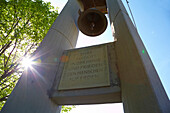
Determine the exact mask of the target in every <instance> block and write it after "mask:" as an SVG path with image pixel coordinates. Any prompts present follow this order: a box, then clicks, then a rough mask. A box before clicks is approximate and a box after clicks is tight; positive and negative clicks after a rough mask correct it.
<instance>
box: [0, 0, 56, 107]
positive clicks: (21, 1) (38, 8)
mask: <svg viewBox="0 0 170 113" xmlns="http://www.w3.org/2000/svg"><path fill="white" fill-rule="evenodd" d="M57 16H58V12H57V9H55V8H54V7H53V6H51V4H50V3H49V2H48V3H45V2H43V1H42V0H0V109H1V108H2V107H3V105H4V103H5V101H6V100H7V99H8V96H9V95H10V93H11V91H12V90H13V88H14V86H15V84H16V82H17V81H18V79H19V77H20V75H21V74H22V66H21V61H22V59H23V58H24V57H25V56H28V55H29V54H31V53H32V52H33V51H34V50H35V49H36V47H37V46H38V45H39V43H40V42H41V41H42V39H43V38H44V36H45V35H46V33H47V31H48V30H49V28H50V27H51V25H52V23H53V22H54V20H55V19H56V17H57Z"/></svg>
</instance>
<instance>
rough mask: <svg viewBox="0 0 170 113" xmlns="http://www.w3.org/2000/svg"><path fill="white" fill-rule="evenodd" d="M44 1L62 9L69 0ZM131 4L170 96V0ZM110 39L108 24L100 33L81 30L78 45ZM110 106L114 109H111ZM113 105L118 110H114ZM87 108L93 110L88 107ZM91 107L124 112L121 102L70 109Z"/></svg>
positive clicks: (133, 1)
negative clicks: (88, 34) (91, 35)
mask: <svg viewBox="0 0 170 113" xmlns="http://www.w3.org/2000/svg"><path fill="white" fill-rule="evenodd" d="M45 1H50V2H52V5H54V6H58V7H60V8H59V11H61V9H62V7H63V6H64V5H65V3H66V2H67V0H45ZM122 1H123V3H124V5H125V7H127V4H126V0H122ZM129 5H130V7H131V10H132V12H133V16H134V18H135V22H136V25H137V29H138V32H139V34H140V36H141V39H142V41H143V43H144V45H145V47H146V49H147V51H148V53H149V55H150V57H151V59H152V62H153V64H154V66H155V68H156V70H157V72H158V74H159V77H160V79H161V81H162V83H163V86H164V88H165V90H166V92H167V94H168V96H169V98H170V35H169V33H170V0H129ZM127 10H128V9H127ZM111 41H113V37H112V33H111V30H110V26H108V29H107V30H106V32H105V33H104V34H102V35H100V36H98V37H87V36H85V35H83V34H81V33H80V34H79V39H78V43H77V47H84V46H90V45H96V44H101V43H106V42H111ZM85 42H86V43H85ZM109 106H110V108H112V109H109ZM114 107H115V108H116V110H118V111H113V108H114ZM87 108H88V109H90V110H89V111H87ZM92 108H94V110H96V109H98V111H97V112H98V113H99V112H101V113H103V111H102V109H101V108H103V109H105V111H104V112H105V113H112V112H115V113H123V110H122V105H121V104H114V105H113V104H112V105H102V106H100V107H99V106H97V108H95V107H94V106H79V107H76V108H75V110H73V111H71V112H70V113H77V112H80V111H81V113H84V112H83V111H84V110H85V109H86V110H85V112H86V113H87V112H89V113H94V112H95V111H93V110H92ZM83 109H84V110H83ZM100 109H101V110H100ZM106 110H107V111H106ZM114 110H115V109H114ZM90 111H92V112H90Z"/></svg>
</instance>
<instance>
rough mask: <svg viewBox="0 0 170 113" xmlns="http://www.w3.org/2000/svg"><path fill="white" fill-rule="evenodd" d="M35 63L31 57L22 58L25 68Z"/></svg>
mask: <svg viewBox="0 0 170 113" xmlns="http://www.w3.org/2000/svg"><path fill="white" fill-rule="evenodd" d="M32 64H33V61H32V59H31V58H28V57H25V58H23V60H22V66H23V67H25V68H28V67H31V65H32Z"/></svg>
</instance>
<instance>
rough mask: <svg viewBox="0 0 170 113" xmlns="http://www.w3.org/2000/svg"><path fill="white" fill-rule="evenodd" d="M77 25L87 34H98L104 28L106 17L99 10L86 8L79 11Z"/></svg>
mask: <svg viewBox="0 0 170 113" xmlns="http://www.w3.org/2000/svg"><path fill="white" fill-rule="evenodd" d="M78 27H79V29H80V31H81V32H82V33H84V34H85V35H87V36H98V35H100V34H102V33H103V32H104V31H105V30H106V27H107V19H106V17H105V15H104V14H103V13H101V12H100V11H99V10H97V9H87V10H85V11H84V12H81V13H80V16H79V18H78Z"/></svg>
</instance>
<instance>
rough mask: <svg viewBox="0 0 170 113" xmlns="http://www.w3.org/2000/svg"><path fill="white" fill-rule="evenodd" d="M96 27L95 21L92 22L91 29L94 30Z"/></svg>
mask: <svg viewBox="0 0 170 113" xmlns="http://www.w3.org/2000/svg"><path fill="white" fill-rule="evenodd" d="M94 27H95V24H94V22H92V23H91V25H90V28H91V30H94Z"/></svg>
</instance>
